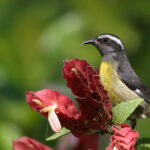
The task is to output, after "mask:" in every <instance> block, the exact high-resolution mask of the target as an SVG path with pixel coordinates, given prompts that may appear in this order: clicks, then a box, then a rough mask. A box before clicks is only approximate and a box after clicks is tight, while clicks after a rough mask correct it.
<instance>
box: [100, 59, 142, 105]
mask: <svg viewBox="0 0 150 150" xmlns="http://www.w3.org/2000/svg"><path fill="white" fill-rule="evenodd" d="M116 70H117V64H115V63H114V64H112V63H110V62H102V64H101V66H100V82H101V84H102V85H103V86H104V88H105V89H106V90H107V91H108V94H109V97H110V99H111V101H112V103H113V105H116V104H117V103H120V102H122V101H127V100H131V99H136V98H139V96H138V95H137V94H136V93H134V92H133V91H132V90H130V89H129V88H128V87H127V86H126V85H125V84H124V83H123V82H122V81H121V80H120V79H119V76H118V74H117V71H116Z"/></svg>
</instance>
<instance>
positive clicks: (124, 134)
mask: <svg viewBox="0 0 150 150" xmlns="http://www.w3.org/2000/svg"><path fill="white" fill-rule="evenodd" d="M112 128H113V132H114V134H113V135H112V136H111V144H110V145H109V146H108V147H107V149H106V150H135V147H134V146H135V143H136V140H137V138H138V136H139V134H138V132H136V131H134V130H132V129H131V128H130V126H128V125H126V124H119V125H116V126H113V127H112Z"/></svg>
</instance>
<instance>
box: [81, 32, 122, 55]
mask: <svg viewBox="0 0 150 150" xmlns="http://www.w3.org/2000/svg"><path fill="white" fill-rule="evenodd" d="M82 44H83V45H84V44H92V45H95V46H96V47H97V49H98V50H99V52H100V53H101V55H102V56H103V55H106V54H109V53H118V52H122V51H124V46H123V43H122V41H121V40H120V39H119V38H118V37H117V36H115V35H112V34H101V35H99V36H97V37H96V38H93V39H91V40H88V41H85V42H83V43H82Z"/></svg>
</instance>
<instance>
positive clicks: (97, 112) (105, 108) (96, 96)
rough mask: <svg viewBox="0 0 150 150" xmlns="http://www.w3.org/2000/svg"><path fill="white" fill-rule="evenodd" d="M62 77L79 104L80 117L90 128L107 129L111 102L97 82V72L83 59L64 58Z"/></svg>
mask: <svg viewBox="0 0 150 150" xmlns="http://www.w3.org/2000/svg"><path fill="white" fill-rule="evenodd" d="M63 77H64V79H65V80H66V81H67V86H68V87H69V88H71V90H72V92H73V94H74V95H75V97H76V100H77V102H78V104H79V107H80V111H81V115H82V119H83V120H87V121H88V122H89V124H87V126H89V128H91V129H100V130H105V129H107V125H108V121H109V120H110V119H111V118H112V111H111V109H112V104H111V102H110V100H109V97H108V93H107V91H106V90H105V89H104V87H103V86H102V85H101V83H100V82H99V75H98V73H97V72H96V71H95V70H93V68H92V67H91V66H90V65H89V64H88V63H87V62H86V61H84V60H79V59H73V60H66V61H65V62H64V67H63Z"/></svg>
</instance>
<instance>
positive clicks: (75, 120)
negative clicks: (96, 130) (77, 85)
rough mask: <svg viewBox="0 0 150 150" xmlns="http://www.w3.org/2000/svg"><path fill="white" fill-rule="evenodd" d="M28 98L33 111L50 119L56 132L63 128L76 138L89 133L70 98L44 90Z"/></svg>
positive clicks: (31, 94)
mask: <svg viewBox="0 0 150 150" xmlns="http://www.w3.org/2000/svg"><path fill="white" fill-rule="evenodd" d="M26 98H27V103H28V104H29V105H30V106H31V108H32V109H33V110H35V111H37V112H40V113H41V114H42V115H43V116H44V117H46V118H48V120H49V123H50V126H51V128H52V130H53V131H54V132H58V131H59V130H60V129H61V126H64V127H66V128H67V129H69V130H71V131H72V133H73V134H74V135H76V136H81V135H83V134H85V133H86V132H89V129H88V128H87V127H86V126H85V123H84V122H83V121H81V119H80V114H79V112H78V111H77V110H76V108H75V106H74V103H73V101H72V100H70V99H69V98H68V97H66V96H64V95H62V94H60V93H58V92H56V91H54V90H50V89H43V90H41V91H37V92H29V93H28V94H27V95H26Z"/></svg>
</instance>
